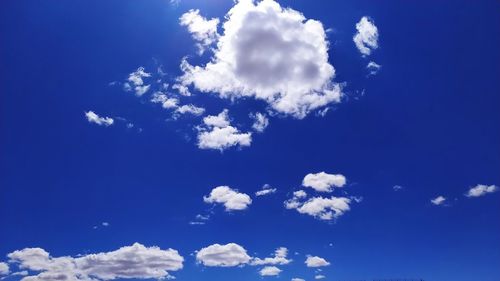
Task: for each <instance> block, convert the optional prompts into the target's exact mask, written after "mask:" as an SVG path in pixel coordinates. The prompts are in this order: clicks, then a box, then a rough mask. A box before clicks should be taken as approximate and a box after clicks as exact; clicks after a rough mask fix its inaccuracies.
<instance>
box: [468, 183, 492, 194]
mask: <svg viewBox="0 0 500 281" xmlns="http://www.w3.org/2000/svg"><path fill="white" fill-rule="evenodd" d="M495 191H498V186H495V185H484V184H478V185H476V186H475V187H471V188H470V189H469V191H468V192H467V193H466V194H465V196H467V197H480V196H484V195H486V194H488V193H493V192H495Z"/></svg>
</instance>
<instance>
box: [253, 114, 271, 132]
mask: <svg viewBox="0 0 500 281" xmlns="http://www.w3.org/2000/svg"><path fill="white" fill-rule="evenodd" d="M250 118H252V119H253V120H254V122H253V124H252V128H253V129H254V130H255V131H256V132H259V133H262V132H264V130H265V129H266V128H267V126H269V118H267V117H266V115H264V114H262V113H260V112H257V113H255V114H250Z"/></svg>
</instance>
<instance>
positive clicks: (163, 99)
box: [151, 92, 179, 109]
mask: <svg viewBox="0 0 500 281" xmlns="http://www.w3.org/2000/svg"><path fill="white" fill-rule="evenodd" d="M151 102H152V103H159V104H161V106H162V107H163V108H165V109H170V108H177V107H178V104H179V100H178V99H176V98H169V97H168V96H167V95H165V94H164V93H162V92H156V93H154V94H153V96H152V97H151Z"/></svg>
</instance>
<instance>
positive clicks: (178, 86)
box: [172, 84, 191, 97]
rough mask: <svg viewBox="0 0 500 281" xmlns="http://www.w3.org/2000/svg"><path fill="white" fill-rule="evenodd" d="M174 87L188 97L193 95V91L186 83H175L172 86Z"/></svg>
mask: <svg viewBox="0 0 500 281" xmlns="http://www.w3.org/2000/svg"><path fill="white" fill-rule="evenodd" d="M172 89H174V90H177V92H178V93H179V94H180V95H182V96H186V97H189V96H191V92H190V91H189V89H188V87H187V86H186V85H182V84H174V85H173V86H172Z"/></svg>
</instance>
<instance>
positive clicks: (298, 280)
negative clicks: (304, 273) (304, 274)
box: [292, 278, 306, 281]
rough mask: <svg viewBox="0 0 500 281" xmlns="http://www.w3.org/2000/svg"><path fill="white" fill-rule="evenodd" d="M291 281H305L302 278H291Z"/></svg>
mask: <svg viewBox="0 0 500 281" xmlns="http://www.w3.org/2000/svg"><path fill="white" fill-rule="evenodd" d="M292 281H306V280H305V279H302V278H292Z"/></svg>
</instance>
